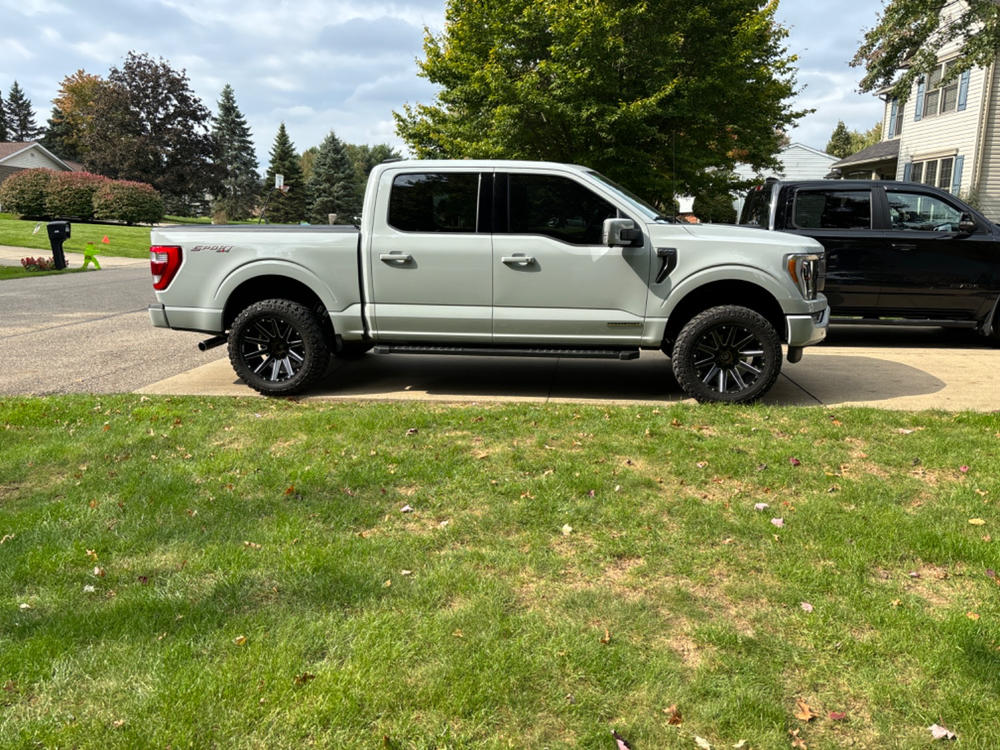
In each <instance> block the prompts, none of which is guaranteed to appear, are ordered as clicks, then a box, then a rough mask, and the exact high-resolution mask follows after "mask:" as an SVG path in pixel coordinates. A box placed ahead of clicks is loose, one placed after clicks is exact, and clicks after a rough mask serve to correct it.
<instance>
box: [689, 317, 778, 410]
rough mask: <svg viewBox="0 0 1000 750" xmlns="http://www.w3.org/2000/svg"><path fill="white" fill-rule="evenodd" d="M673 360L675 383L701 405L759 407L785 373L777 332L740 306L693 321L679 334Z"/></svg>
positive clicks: (763, 318)
mask: <svg viewBox="0 0 1000 750" xmlns="http://www.w3.org/2000/svg"><path fill="white" fill-rule="evenodd" d="M672 354H673V356H672V357H671V359H670V364H671V366H672V367H673V370H674V377H676V378H677V382H678V383H679V384H680V386H681V388H682V389H684V392H685V393H687V394H688V395H689V396H691V397H693V398H695V399H697V400H698V401H700V402H703V403H704V402H707V401H720V402H724V403H734V404H745V403H750V402H753V401H756V400H757V399H758V398H760V397H761V396H763V395H764V394H765V393H767V392H768V391H769V390H770V389H771V386H772V385H774V381H775V380H777V378H778V373H779V372H781V342H780V340H779V339H778V334H777V332H776V331H775V330H774V326H772V325H771V324H770V323H769V322H768V320H767V319H766V318H765V317H764V316H763V315H761V314H760V313H757V312H754V311H753V310H751V309H749V308H746V307H739V306H737V305H723V306H720V307H712V308H710V309H708V310H705V312H703V313H699V314H698V315H696V316H694V317H693V318H692V319H691V320H689V321H688V322H687V324H686V325H685V326H684V327H683V328H682V329H681V332H680V334H678V336H677V340H676V341H675V342H674V348H673V352H672Z"/></svg>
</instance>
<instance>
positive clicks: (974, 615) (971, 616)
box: [965, 612, 979, 621]
mask: <svg viewBox="0 0 1000 750" xmlns="http://www.w3.org/2000/svg"><path fill="white" fill-rule="evenodd" d="M965 616H966V617H968V618H969V619H970V620H972V621H976V620H978V619H979V613H978V612H966V613H965Z"/></svg>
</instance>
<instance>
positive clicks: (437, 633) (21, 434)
mask: <svg viewBox="0 0 1000 750" xmlns="http://www.w3.org/2000/svg"><path fill="white" fill-rule="evenodd" d="M998 448H1000V418H998V417H997V415H986V414H957V415H951V414H943V413H922V414H908V413H898V412H888V411H877V410H865V409H838V410H835V411H830V410H825V409H796V408H770V407H755V408H714V407H695V406H688V405H672V406H669V407H663V408H659V409H656V408H650V407H604V406H584V405H560V406H534V405H511V406H463V407H449V406H443V405H422V404H378V403H374V404H340V403H337V404H329V403H327V404H323V403H319V404H302V403H298V402H296V401H294V400H264V399H187V398H147V397H139V396H115V397H104V396H101V397H58V398H39V399H31V398H9V397H8V398H3V397H0V456H2V457H3V458H2V461H0V687H2V691H0V746H2V747H4V748H8V747H10V748H34V747H67V748H70V747H80V748H134V747H159V748H163V747H168V746H169V747H174V748H180V747H185V748H187V747H195V748H209V747H225V748H300V747H307V746H315V747H336V748H341V747H351V748H428V749H430V748H595V749H597V748H608V749H612V748H614V746H615V745H614V741H613V739H612V737H611V734H610V732H611V730H612V728H614V729H617V730H618V731H619V732H620V733H621V734H622V735H623V736H624V737H625V738H626V739H627V740H628V741H629V742H630V743H631V744H632V746H633V748H635V749H636V750H653V749H657V750H658V749H660V748H695V747H697V745H696V744H695V738H696V737H700V738H704V740H706V741H707V742H709V743H710V744H711V746H712V747H713V748H731V747H733V746H734V745H736V744H737V743H738V742H739V741H740V740H746V744H745V745H744V747H753V748H762V749H763V748H789V747H792V742H793V740H796V739H798V740H801V741H802V742H804V743H805V745H807V746H808V747H809V748H834V747H855V748H919V747H931V746H933V745H936V744H940V743H934V742H933V741H932V739H931V735H930V732H929V731H928V727H929V726H930V725H932V724H935V723H937V724H941V725H944V726H946V727H947V728H948V729H950V730H952V731H954V732H956V733H957V734H958V743H956V747H963V748H996V747H1000V722H997V720H996V706H997V705H998V704H997V701H998V700H1000V650H998V649H1000V585H998V579H997V577H996V573H995V572H994V571H995V570H997V569H998V567H1000V554H998V546H997V545H998V543H1000V517H998V513H997V502H998V498H1000V460H998V458H997V456H998V453H1000V451H998ZM760 503H766V504H767V506H768V507H767V508H762V509H761V510H755V504H760ZM778 519H780V522H779V520H778ZM994 537H996V540H994ZM799 701H801V705H800V704H799V703H798V702H799ZM803 706H807V707H808V709H809V711H807V710H806V709H805V708H803ZM671 707H676V711H669V710H668V709H670V708H671ZM810 713H814V714H815V718H813V719H812V720H809V721H807V720H805V717H808V715H809V714H810ZM671 717H673V718H674V720H675V721H677V720H678V719H679V721H680V723H675V724H671V723H670V720H671ZM790 732H797V735H795V736H793V735H791V734H790Z"/></svg>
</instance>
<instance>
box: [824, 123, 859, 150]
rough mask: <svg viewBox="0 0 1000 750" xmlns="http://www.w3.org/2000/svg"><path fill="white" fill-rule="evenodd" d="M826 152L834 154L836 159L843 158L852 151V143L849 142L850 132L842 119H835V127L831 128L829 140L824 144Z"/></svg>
mask: <svg viewBox="0 0 1000 750" xmlns="http://www.w3.org/2000/svg"><path fill="white" fill-rule="evenodd" d="M826 152H827V153H828V154H831V155H833V156H836V157H837V158H838V159H843V158H844V157H845V156H850V155H851V154H853V153H854V150H853V145H852V144H851V133H850V131H849V130H848V129H847V126H846V125H845V124H844V121H843V120H838V121H837V127H835V128H834V129H833V133H832V134H831V135H830V140H829V142H828V143H827V144H826Z"/></svg>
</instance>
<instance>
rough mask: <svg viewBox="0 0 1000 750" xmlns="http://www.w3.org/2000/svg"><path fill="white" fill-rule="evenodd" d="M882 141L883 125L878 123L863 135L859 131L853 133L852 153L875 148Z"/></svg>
mask: <svg viewBox="0 0 1000 750" xmlns="http://www.w3.org/2000/svg"><path fill="white" fill-rule="evenodd" d="M881 140H882V123H880V122H876V123H875V124H874V125H872V127H871V129H869V130H866V131H865V132H864V133H861V132H859V131H857V130H852V131H851V153H852V154H856V153H858V151H864V150H865V149H866V148H868V147H869V146H874V145H875V144H876V143H878V142H879V141H881Z"/></svg>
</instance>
